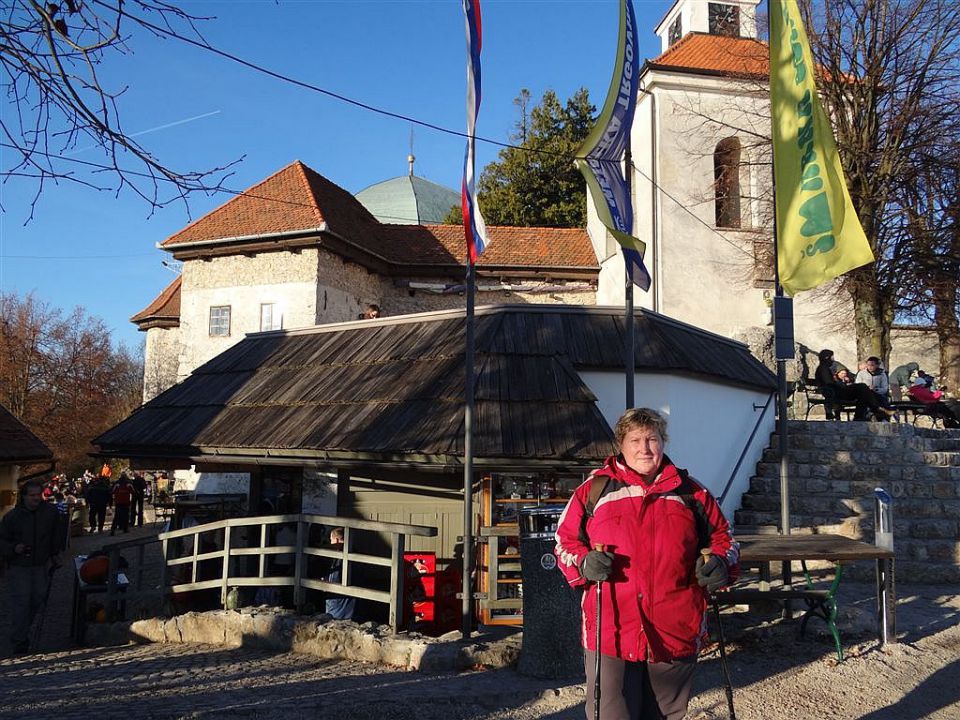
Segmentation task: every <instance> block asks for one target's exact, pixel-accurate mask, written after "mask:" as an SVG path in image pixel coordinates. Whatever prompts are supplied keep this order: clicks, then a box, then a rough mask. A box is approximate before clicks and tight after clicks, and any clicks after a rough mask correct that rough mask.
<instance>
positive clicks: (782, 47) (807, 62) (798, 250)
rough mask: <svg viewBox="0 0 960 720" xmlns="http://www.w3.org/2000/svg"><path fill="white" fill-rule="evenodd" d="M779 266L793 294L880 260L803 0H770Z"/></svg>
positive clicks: (782, 283) (784, 283)
mask: <svg viewBox="0 0 960 720" xmlns="http://www.w3.org/2000/svg"><path fill="white" fill-rule="evenodd" d="M769 7H770V103H771V120H772V124H773V162H774V177H775V179H776V183H777V208H776V214H777V218H776V222H777V232H778V235H777V265H778V270H779V273H780V284H781V285H783V289H784V292H786V293H787V294H788V295H791V296H792V295H795V294H796V293H798V292H800V291H801V290H810V289H811V288H815V287H817V286H818V285H821V284H823V283H825V282H826V281H827V280H831V279H833V278H835V277H838V276H840V275H843V273H845V272H847V271H849V270H853V269H854V268H857V267H860V266H861V265H866V264H867V263H871V262H873V260H874V257H873V252H872V251H871V249H870V243H869V242H868V241H867V237H866V235H864V232H863V228H862V227H861V226H860V220H859V218H858V217H857V211H856V210H855V209H854V207H853V203H852V202H851V201H850V193H849V192H848V191H847V182H846V180H845V179H844V176H843V167H842V166H841V165H840V156H839V155H838V154H837V146H836V143H835V142H834V139H833V130H832V129H831V127H830V122H829V120H828V119H827V115H826V113H825V112H824V111H823V106H822V105H821V104H820V97H819V95H817V86H816V84H815V82H814V64H813V58H812V55H811V53H810V44H809V42H808V41H807V33H806V31H805V30H804V29H803V21H802V20H801V18H800V10H799V8H798V7H797V0H770V4H769Z"/></svg>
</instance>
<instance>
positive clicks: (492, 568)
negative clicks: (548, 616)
mask: <svg viewBox="0 0 960 720" xmlns="http://www.w3.org/2000/svg"><path fill="white" fill-rule="evenodd" d="M581 480H582V478H581V477H580V476H576V477H570V478H557V477H556V476H552V475H550V476H547V475H522V476H521V475H505V474H497V475H489V476H486V477H484V478H483V483H482V486H481V488H482V495H481V497H482V503H483V526H482V527H481V528H480V536H481V538H483V539H484V541H485V542H484V545H483V552H482V553H481V563H480V586H481V588H482V589H483V591H484V592H485V593H486V599H485V600H484V601H483V602H482V603H481V620H482V622H483V623H484V624H487V625H522V624H523V580H522V578H521V570H520V525H519V517H520V511H521V510H522V509H523V508H530V507H539V506H542V505H548V504H549V505H557V504H564V503H566V502H567V499H568V498H569V497H570V495H571V494H572V492H573V489H574V488H575V487H576V486H577V484H579V482H580V481H581Z"/></svg>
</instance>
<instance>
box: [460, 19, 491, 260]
mask: <svg viewBox="0 0 960 720" xmlns="http://www.w3.org/2000/svg"><path fill="white" fill-rule="evenodd" d="M463 14H464V17H465V18H466V22H467V151H466V154H465V157H464V159H463V184H462V186H461V189H460V193H461V203H462V207H463V232H464V235H465V236H466V239H467V255H468V257H469V259H470V262H471V263H475V262H476V261H477V256H478V255H480V253H482V252H483V251H484V250H485V249H486V247H487V244H488V243H489V241H488V240H487V226H486V225H485V224H484V222H483V215H481V214H480V206H479V205H478V204H477V190H476V185H475V182H474V164H475V147H474V146H475V144H476V128H477V115H478V114H479V113H480V47H481V45H482V44H483V40H482V36H483V32H482V30H481V26H480V0H463Z"/></svg>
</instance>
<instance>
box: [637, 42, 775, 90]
mask: <svg viewBox="0 0 960 720" xmlns="http://www.w3.org/2000/svg"><path fill="white" fill-rule="evenodd" d="M647 67H650V68H653V69H657V70H681V71H690V72H696V73H707V74H711V75H714V74H716V75H726V76H730V77H740V78H757V79H762V78H766V77H768V76H769V73H770V51H769V49H768V46H767V44H766V43H765V42H761V41H760V40H756V39H754V38H743V37H728V36H726V35H708V34H706V33H696V32H693V33H688V34H687V35H686V36H684V37H683V39H681V40H680V41H679V42H677V43H676V44H675V45H674V46H673V47H671V48H669V49H668V50H667V51H666V52H665V53H663V54H662V55H660V56H659V57H657V58H655V59H653V60H650V61H648V63H647Z"/></svg>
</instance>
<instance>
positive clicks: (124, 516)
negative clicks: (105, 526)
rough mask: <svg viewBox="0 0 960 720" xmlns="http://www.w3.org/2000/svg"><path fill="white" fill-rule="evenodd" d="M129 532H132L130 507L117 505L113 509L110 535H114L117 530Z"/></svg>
mask: <svg viewBox="0 0 960 720" xmlns="http://www.w3.org/2000/svg"><path fill="white" fill-rule="evenodd" d="M118 528H119V529H120V530H123V531H124V532H129V530H130V506H129V505H115V506H114V508H113V524H112V525H111V526H110V534H111V535H113V533H114V532H116V531H117V529H118Z"/></svg>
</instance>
